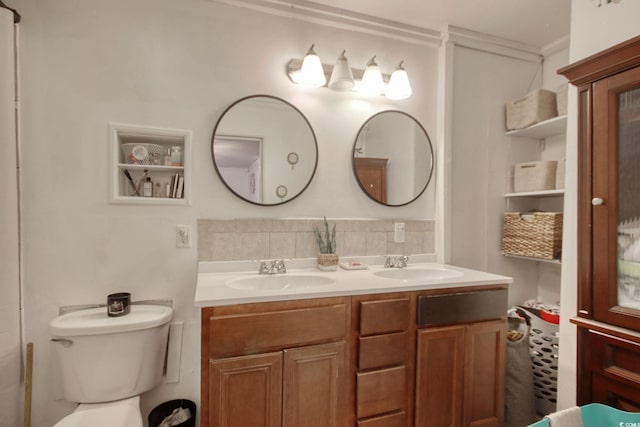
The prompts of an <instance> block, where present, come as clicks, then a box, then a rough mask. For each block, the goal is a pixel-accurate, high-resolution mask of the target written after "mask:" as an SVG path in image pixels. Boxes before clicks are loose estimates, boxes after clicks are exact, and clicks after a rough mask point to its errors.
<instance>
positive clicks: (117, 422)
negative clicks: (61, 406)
mask: <svg viewBox="0 0 640 427" xmlns="http://www.w3.org/2000/svg"><path fill="white" fill-rule="evenodd" d="M87 426H91V427H116V426H117V427H120V426H122V427H142V416H141V415H140V411H139V410H138V408H136V407H134V406H131V405H111V406H104V407H100V408H92V409H87V410H84V411H76V412H74V413H72V414H71V415H68V416H66V417H64V418H63V419H61V420H60V421H59V422H58V423H57V424H55V425H54V426H53V427H87Z"/></svg>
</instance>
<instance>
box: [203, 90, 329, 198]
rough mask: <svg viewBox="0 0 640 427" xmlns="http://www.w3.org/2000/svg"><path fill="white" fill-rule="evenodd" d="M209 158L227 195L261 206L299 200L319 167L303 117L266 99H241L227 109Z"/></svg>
mask: <svg viewBox="0 0 640 427" xmlns="http://www.w3.org/2000/svg"><path fill="white" fill-rule="evenodd" d="M211 153H212V157H213V165H214V167H215V169H216V172H217V173H218V176H219V177H220V179H221V180H222V182H223V183H224V184H225V185H226V186H227V188H228V189H229V190H231V192H233V193H234V194H235V195H236V196H238V197H240V198H242V199H243V200H246V201H247V202H250V203H253V204H256V205H265V206H269V205H279V204H282V203H286V202H288V201H291V200H293V199H295V198H296V197H298V196H299V195H300V194H302V192H304V190H305V189H306V188H307V187H308V185H309V183H310V182H311V179H312V178H313V176H314V174H315V171H316V167H317V163H318V146H317V141H316V136H315V134H314V132H313V129H312V128H311V125H310V124H309V122H308V120H307V119H306V117H305V116H304V115H303V114H302V113H301V112H300V111H299V110H298V109H297V108H296V107H294V106H293V105H292V104H290V103H288V102H287V101H285V100H283V99H280V98H276V97H274V96H270V95H253V96H249V97H246V98H242V99H240V100H238V101H236V102H234V103H233V104H232V105H231V106H230V107H229V108H227V109H226V110H225V112H224V113H223V114H222V116H221V117H220V119H219V120H218V123H217V124H216V127H215V129H214V131H213V137H212V142H211ZM292 162H293V163H292ZM294 166H295V167H294ZM283 188H285V189H287V191H286V192H284V191H283V190H282V189H283Z"/></svg>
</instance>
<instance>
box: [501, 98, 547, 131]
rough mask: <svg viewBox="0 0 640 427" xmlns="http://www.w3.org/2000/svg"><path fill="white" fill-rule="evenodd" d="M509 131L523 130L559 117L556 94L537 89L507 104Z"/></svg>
mask: <svg viewBox="0 0 640 427" xmlns="http://www.w3.org/2000/svg"><path fill="white" fill-rule="evenodd" d="M506 112H507V129H509V130H514V129H523V128H526V127H528V126H531V125H534V124H536V123H539V122H542V121H545V120H548V119H551V118H553V117H556V116H557V115H558V107H557V105H556V93H555V92H551V91H548V90H543V89H536V90H533V91H531V92H529V93H528V94H526V95H525V96H523V97H521V98H518V99H514V100H513V101H509V102H507V105H506Z"/></svg>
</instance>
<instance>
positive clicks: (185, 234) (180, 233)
mask: <svg viewBox="0 0 640 427" xmlns="http://www.w3.org/2000/svg"><path fill="white" fill-rule="evenodd" d="M176 247H177V248H190V247H191V226H190V225H176Z"/></svg>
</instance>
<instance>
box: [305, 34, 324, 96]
mask: <svg viewBox="0 0 640 427" xmlns="http://www.w3.org/2000/svg"><path fill="white" fill-rule="evenodd" d="M314 46H315V45H313V44H312V45H311V47H310V48H309V50H308V51H307V54H306V55H305V57H304V59H303V60H302V67H301V68H300V74H299V75H298V83H299V84H301V85H302V86H305V87H321V86H324V85H325V84H326V83H327V78H326V77H325V75H324V70H323V68H322V62H320V57H318V54H317V53H316V52H315V51H314V50H313V47H314Z"/></svg>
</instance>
